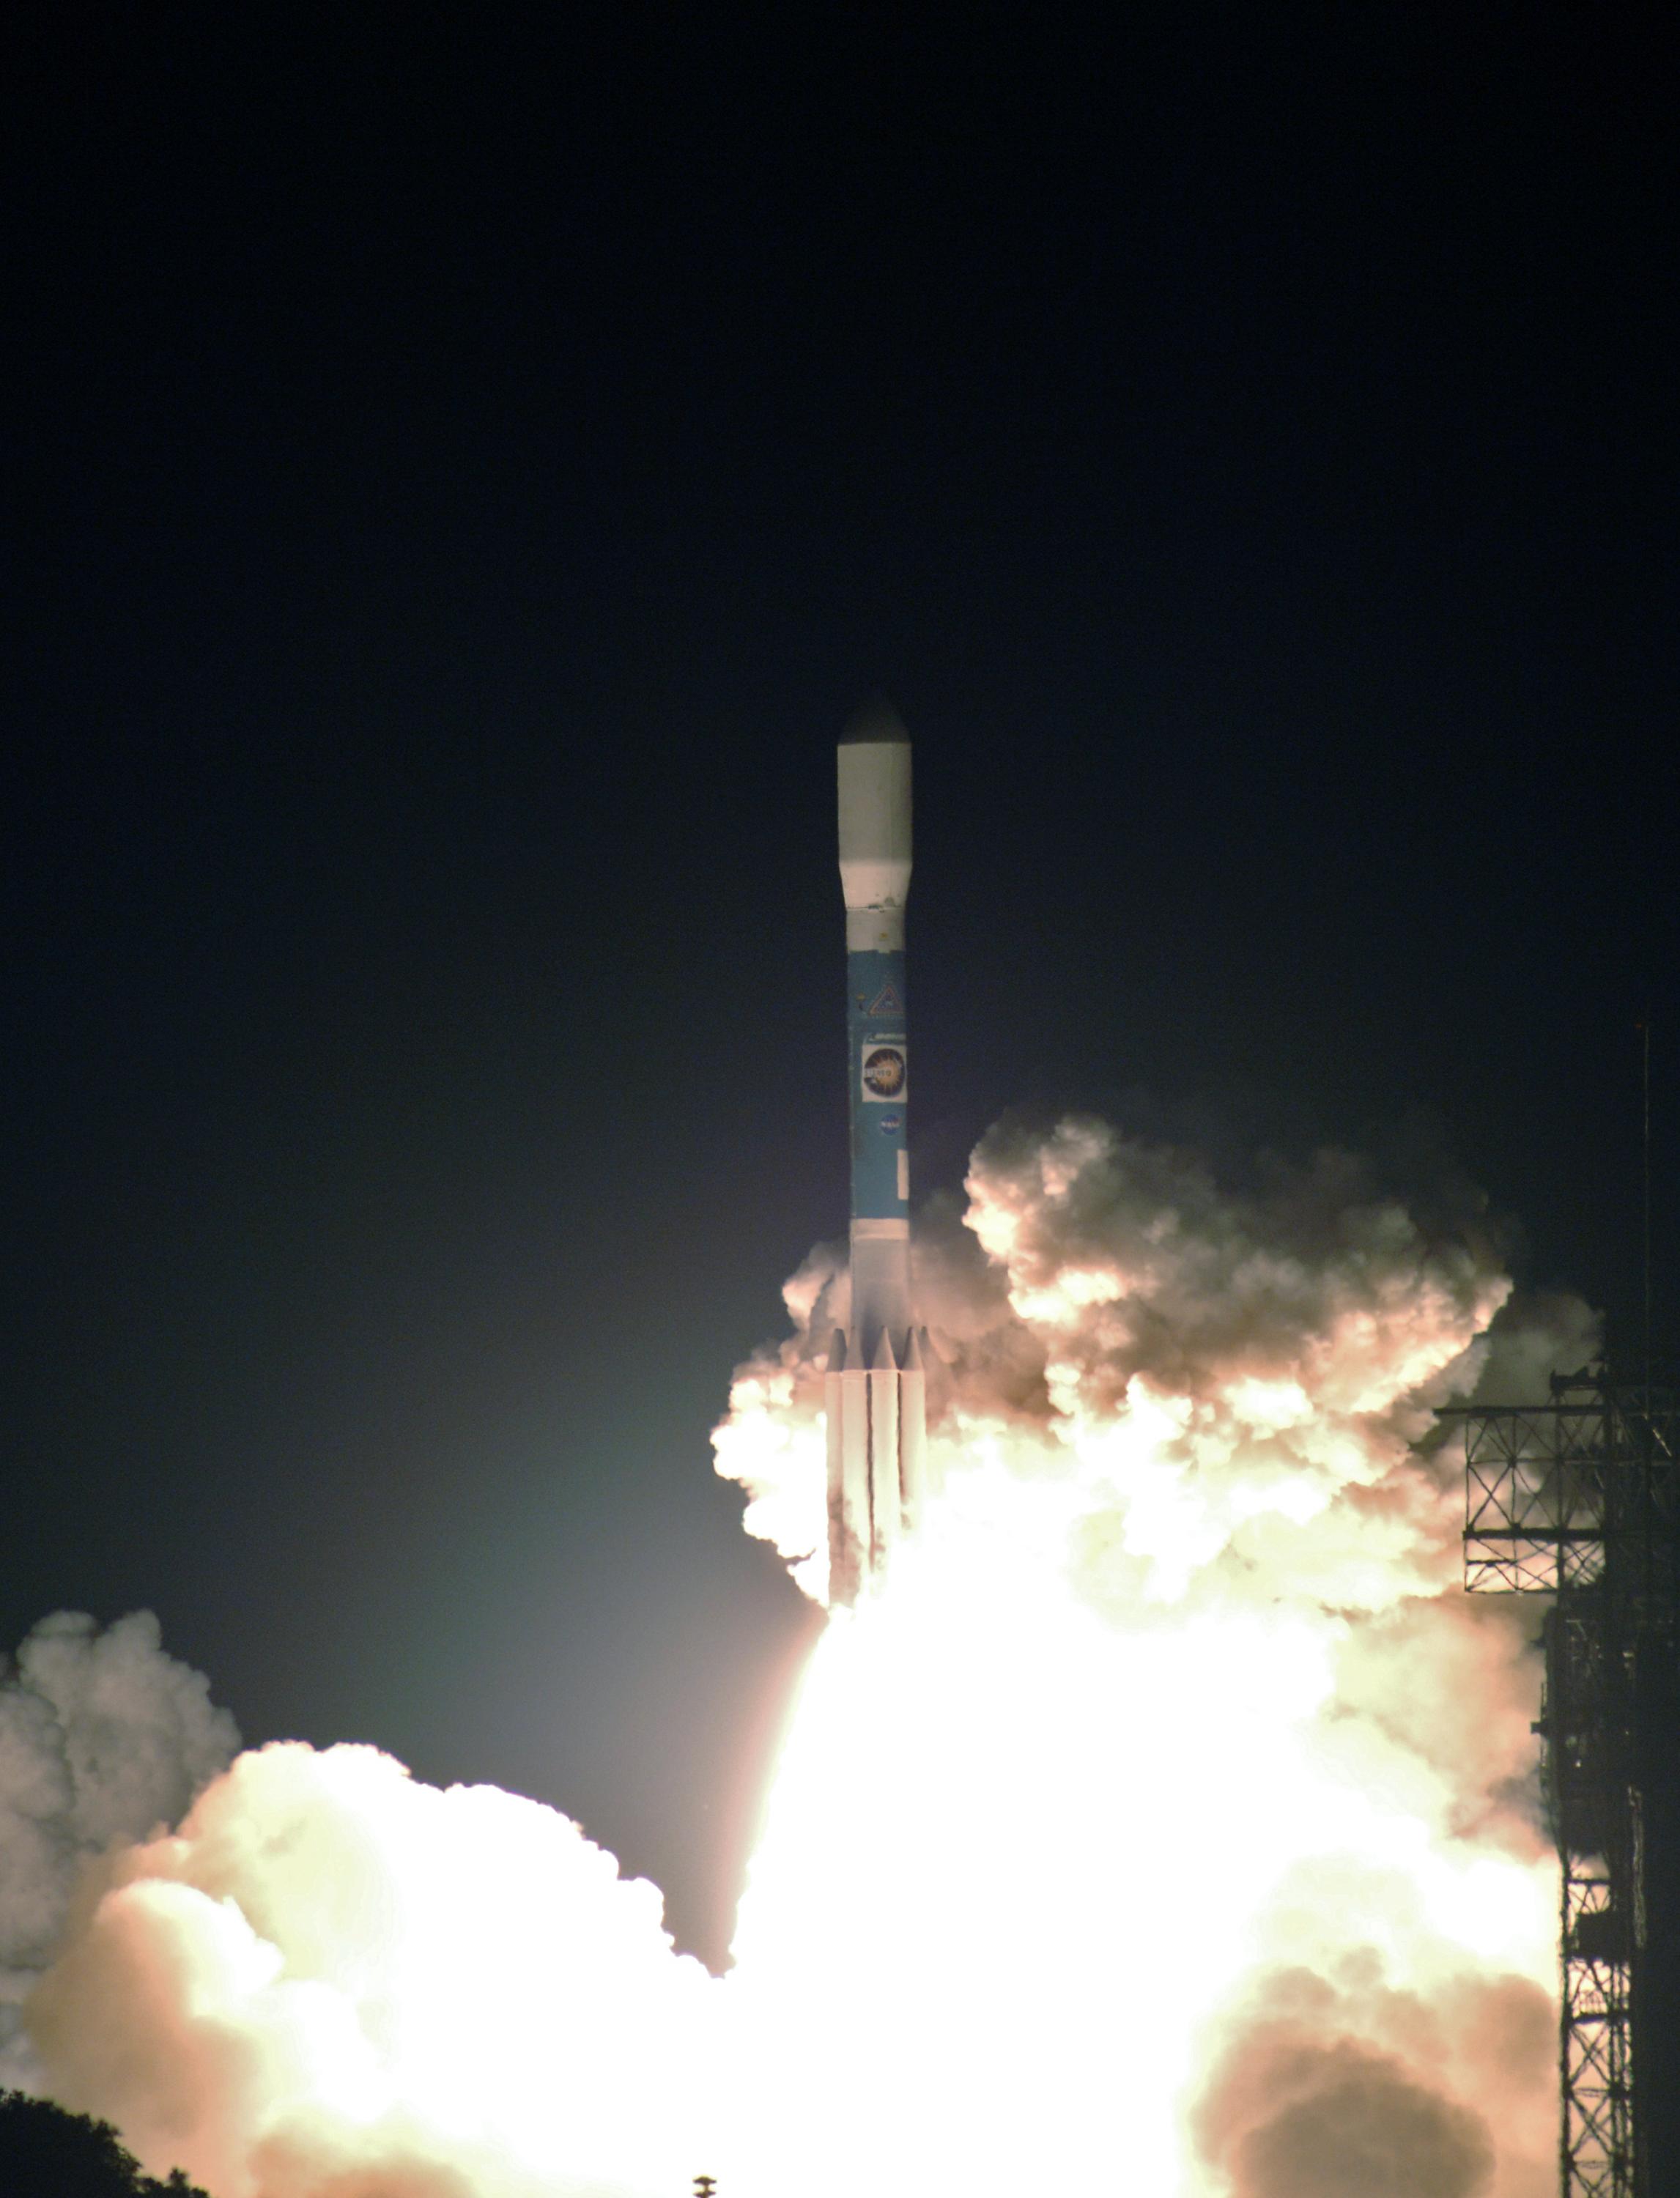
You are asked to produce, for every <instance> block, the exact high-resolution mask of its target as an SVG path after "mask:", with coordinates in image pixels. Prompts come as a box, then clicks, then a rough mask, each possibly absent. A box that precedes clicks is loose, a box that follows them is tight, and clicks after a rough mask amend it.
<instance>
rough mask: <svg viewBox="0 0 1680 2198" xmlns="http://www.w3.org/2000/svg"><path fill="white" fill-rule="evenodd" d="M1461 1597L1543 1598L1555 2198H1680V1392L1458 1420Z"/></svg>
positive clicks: (1592, 1391) (1567, 1398)
mask: <svg viewBox="0 0 1680 2198" xmlns="http://www.w3.org/2000/svg"><path fill="white" fill-rule="evenodd" d="M1448 1416H1450V1417H1452V1418H1455V1419H1456V1420H1458V1421H1460V1422H1462V1427H1463V1432H1464V1444H1465V1461H1466V1467H1467V1484H1466V1485H1467V1503H1466V1513H1465V1533H1464V1557H1465V1585H1467V1586H1468V1587H1469V1588H1470V1589H1472V1590H1478V1591H1482V1592H1486V1591H1495V1592H1498V1591H1503V1592H1507V1593H1510V1592H1514V1593H1517V1594H1525V1595H1549V1596H1551V1597H1552V1599H1553V1600H1552V1606H1551V1608H1550V1609H1549V1611H1548V1613H1547V1614H1546V1618H1545V1626H1544V1645H1545V1659H1546V1683H1545V1697H1544V1704H1543V1709H1542V1712H1541V1717H1540V1723H1539V1725H1538V1731H1539V1733H1540V1736H1541V1738H1542V1741H1543V1746H1544V1758H1543V1775H1544V1781H1545V1792H1546V1800H1547V1808H1548V1813H1549V1817H1550V1823H1551V1829H1552V1834H1553V1836H1554V1838H1555V1840H1556V1842H1557V1852H1558V1861H1559V1864H1560V1866H1561V1885H1562V1896H1561V1900H1562V1905H1561V1918H1560V1931H1561V1964H1562V1980H1561V2022H1560V2032H1559V2041H1558V2044H1559V2052H1558V2060H1559V2074H1560V2080H1561V2094H1562V2101H1561V2129H1560V2140H1559V2143H1560V2167H1561V2189H1562V2192H1563V2198H1668V2194H1670V2193H1671V2192H1674V2191H1677V2190H1680V1388H1677V1387H1674V1386H1671V1385H1666V1384H1656V1383H1653V1382H1652V1381H1649V1380H1648V1379H1647V1380H1644V1381H1640V1382H1637V1383H1625V1382H1623V1381H1619V1380H1618V1379H1617V1378H1616V1377H1615V1376H1614V1375H1613V1374H1612V1372H1611V1371H1610V1369H1608V1368H1607V1367H1604V1366H1592V1367H1586V1368H1584V1369H1582V1370H1581V1372H1580V1373H1578V1374H1575V1375H1567V1376H1562V1375H1555V1376H1554V1377H1553V1380H1552V1384H1551V1395H1550V1398H1549V1400H1548V1401H1547V1402H1546V1403H1545V1404H1528V1405H1522V1406H1519V1407H1514V1408H1506V1407H1495V1408H1483V1407H1477V1406H1472V1407H1468V1408H1462V1409H1460V1410H1456V1411H1455V1412H1453V1413H1451V1414H1450V1415H1448Z"/></svg>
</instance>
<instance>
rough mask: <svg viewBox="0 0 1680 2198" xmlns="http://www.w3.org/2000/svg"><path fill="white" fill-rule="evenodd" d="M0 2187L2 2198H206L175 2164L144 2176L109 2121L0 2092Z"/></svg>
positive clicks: (19, 2093) (12, 2093) (17, 2092)
mask: <svg viewBox="0 0 1680 2198" xmlns="http://www.w3.org/2000/svg"><path fill="white" fill-rule="evenodd" d="M0 2191H3V2192H4V2193H5V2198H204V2193H203V2192H202V2191H201V2190H200V2189H198V2188H197V2186H196V2185H195V2184H194V2183H189V2182H188V2180H187V2178H186V2177H185V2176H184V2175H183V2173H182V2172H181V2171H180V2169H179V2168H178V2167H177V2169H176V2170H175V2172H174V2173H173V2174H172V2175H171V2176H170V2177H169V2178H168V2179H167V2180H166V2182H162V2183H160V2182H159V2181H158V2179H157V2178H156V2177H155V2176H154V2175H148V2174H146V2173H145V2172H143V2171H142V2167H141V2166H140V2163H139V2161H138V2160H136V2159H135V2157H134V2155H133V2154H131V2153H130V2152H127V2151H125V2149H124V2148H123V2145H122V2143H121V2142H120V2140H119V2137H118V2136H117V2132H116V2131H115V2130H113V2128H112V2127H111V2125H110V2124H109V2123H108V2122H96V2121H90V2120H89V2119H88V2118H87V2116H86V2115H85V2114H66V2112H65V2111H64V2109H63V2108H62V2107H55V2106H51V2105H49V2103H48V2102H47V2101H46V2100H45V2099H31V2098H26V2097H25V2096H24V2094H23V2093H22V2092H21V2091H0Z"/></svg>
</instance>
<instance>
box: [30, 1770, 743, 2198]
mask: <svg viewBox="0 0 1680 2198" xmlns="http://www.w3.org/2000/svg"><path fill="white" fill-rule="evenodd" d="M660 1912H661V1911H660V1896H659V1894H658V1893H657V1892H656V1891H655V1889H654V1887H652V1886H650V1885H647V1884H644V1883H639V1882H626V1881H622V1880H620V1878H619V1874H618V1869H617V1866H616V1864H614V1863H613V1858H612V1857H611V1856H610V1855H607V1854H605V1853H603V1852H602V1850H601V1849H600V1848H599V1847H596V1846H592V1845H591V1844H590V1842H589V1841H588V1840H586V1839H585V1838H584V1835H583V1834H582V1833H581V1832H580V1831H579V1830H578V1828H577V1827H576V1825H574V1824H572V1823H568V1822H567V1819H566V1818H565V1817H561V1816H559V1815H557V1814H555V1811H553V1810H550V1809H545V1808H543V1807H540V1806H538V1804H537V1803H535V1802H532V1801H526V1800H520V1799H518V1798H517V1797H515V1796H514V1795H512V1794H503V1793H500V1792H497V1790H496V1789H495V1788H491V1787H474V1788H468V1787H456V1788H451V1790H450V1791H449V1792H447V1793H439V1791H437V1790H436V1789H435V1788H432V1787H427V1786H424V1785H421V1784H419V1783H417V1782H415V1781H413V1780H411V1779H410V1777H409V1776H408V1774H407V1773H406V1772H405V1771H404V1770H403V1768H402V1766H401V1765H399V1764H397V1763H394V1762H392V1760H391V1759H390V1758H389V1757H388V1756H385V1755H381V1753H378V1752H377V1750H375V1749H373V1748H369V1747H334V1748H330V1749H328V1750H327V1751H325V1752H324V1753H317V1751H315V1750H314V1749H311V1748H309V1747H304V1746H302V1745H300V1744H298V1743H277V1744H276V1745H274V1746H271V1747H265V1748H263V1749H261V1750H259V1751H258V1752H256V1753H252V1754H247V1755H244V1756H241V1758H240V1759H239V1761H238V1762H237V1763H236V1764H235V1765H234V1767H233V1769H232V1770H231V1771H229V1772H228V1774H227V1775H226V1776H225V1777H223V1778H221V1779H219V1780H218V1781H217V1782H216V1783H215V1784H214V1785H212V1787H211V1788H209V1789H208V1791H207V1792H206V1794H204V1795H203V1796H202V1797H201V1800H199V1801H198V1802H197V1803H196V1805H195V1806H194V1808H193V1809H192V1811H190V1813H189V1815H188V1817H187V1818H186V1820H185V1822H184V1823H183V1825H182V1826H181V1829H180V1831H179V1833H178V1834H177V1835H173V1836H171V1837H164V1838H159V1839H156V1840H152V1841H150V1842H149V1843H148V1844H147V1845H145V1846H138V1847H132V1848H130V1849H129V1850H127V1851H126V1852H124V1853H121V1854H119V1855H116V1856H113V1857H112V1858H109V1859H108V1861H107V1862H106V1863H105V1864H103V1865H102V1867H100V1868H99V1869H96V1871H94V1872H93V1873H92V1874H91V1875H90V1879H89V1881H87V1882H86V1883H85V1884H84V1888H83V1892H82V1895H81V1900H80V1914H79V1917H78V1928H77V1930H76V1932H75V1933H74V1935H73V1939H72V1940H71V1943H70V1945H69V1947H68V1949H67V1951H66V1952H65V1954H64V1955H63V1957H62V1958H61V1960H60V1962H59V1963H58V1965H57V1966H56V1968H55V1969H54V1970H53V1972H52V1974H51V1975H50V1977H49V1979H48V1980H47V1981H46V1982H45V1983H44V1985H43V1986H41V1988H40V1989H39V1990H38V1992H37V1993H36V1994H35V1997H34V1998H33V2000H32V2002H31V2004H30V2009H29V2023H30V2030H31V2033H32V2037H33V2038H34V2041H35V2043H36V2045H37V2047H38V2050H39V2052H40V2055H41V2058H42V2061H43V2062H44V2066H45V2067H46V2068H47V2069H48V2070H49V2072H50V2076H51V2083H52V2090H53V2095H54V2096H55V2097H56V2098H57V2099H59V2100H60V2101H61V2102H62V2103H63V2104H65V2105H67V2106H70V2107H73V2108H80V2109H84V2110H86V2111H90V2112H92V2113H96V2114H99V2115H101V2116H102V2117H103V2118H105V2119H108V2120H113V2121H115V2122H116V2123H117V2125H119V2128H120V2129H121V2130H122V2131H123V2134H124V2137H125V2142H126V2143H128V2144H129V2145H130V2147H131V2149H133V2150H134V2151H135V2152H136V2154H137V2155H138V2157H139V2158H140V2159H141V2160H142V2162H143V2163H145V2164H146V2165H147V2166H149V2167H151V2168H153V2170H154V2172H163V2171H165V2170H166V2169H167V2168H169V2167H173V2166H183V2167H184V2168H185V2169H186V2170H187V2171H188V2172H189V2175H190V2176H191V2178H193V2179H194V2180H195V2182H198V2183H201V2184H203V2185H204V2187H205V2188H206V2189H209V2190H211V2191H212V2192H214V2193H216V2194H217V2198H248V2194H256V2193H259V2194H261V2198H305V2194H309V2198H317V2194H320V2198H325V2194H327V2193H332V2194H334V2198H350V2194H352V2193H354V2194H357V2198H361V2195H362V2194H368V2198H372V2194H373V2193H375V2192H377V2193H378V2194H379V2198H456V2194H459V2198H527V2194H529V2198H535V2194H538V2193H542V2194H546V2198H553V2194H555V2193H565V2194H567V2198H570V2195H571V2194H577V2198H584V2194H588V2198H606V2194H608V2193H616V2192H621V2191H642V2190H656V2189H668V2190H671V2191H678V2192H680V2191H681V2190H683V2189H685V2188H686V2187H687V2185H688V2182H689V2177H690V2176H691V2175H692V2173H693V2172H694V2164H695V2163H694V2153H693V2150H692V2148H694V2147H695V2146H699V2145H703V2143H704V2141H705V2139H704V2132H705V2127H706V2114H707V2112H708V2108H707V2104H706V2102H707V2096H708V2091H709V2090H710V2088H711V2086H710V2084H709V2081H708V2071H707V2067H706V2058H705V2055H706V2040H707V2037H708V2034H709V2026H708V2023H707V2021H706V2015H705V2012H704V2009H705V2003H706V1997H707V1996H708V1995H709V1994H710V1993H712V1992H715V1990H716V1989H717V1988H716V1986H714V1985H713V1983H712V1980H710V1979H709V1978H708V1977H707V1976H706V1973H705V1971H704V1970H703V1969H702V1968H700V1965H699V1964H698V1963H695V1962H694V1961H691V1960H688V1959H681V1958H678V1957H677V1956H676V1955H675V1954H674V1953H673V1952H672V1950H671V1941H670V1939H669V1938H668V1937H667V1936H666V1933H665V1931H664V1929H663V1928H662V1926H661V1922H660Z"/></svg>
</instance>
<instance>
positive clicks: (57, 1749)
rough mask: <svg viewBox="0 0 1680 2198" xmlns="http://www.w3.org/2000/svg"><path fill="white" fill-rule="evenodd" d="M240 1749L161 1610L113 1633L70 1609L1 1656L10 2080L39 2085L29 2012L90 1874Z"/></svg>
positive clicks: (3, 2001)
mask: <svg viewBox="0 0 1680 2198" xmlns="http://www.w3.org/2000/svg"><path fill="white" fill-rule="evenodd" d="M238 1746H239V1733H238V1730H237V1728H236V1727H235V1724H234V1721H233V1719H232V1718H230V1716H229V1715H228V1713H227V1712H226V1711H225V1710H221V1709H216V1708H214V1707H212V1704H211V1701H210V1686H209V1682H208V1681H207V1680H206V1679H204V1678H201V1677H200V1676H199V1674H198V1673H197V1672H193V1671H189V1669H188V1668H187V1666H185V1665H184V1664H178V1663H177V1662H176V1660H174V1658H173V1657H171V1656H166V1654H164V1652H163V1649H162V1647H161V1646H160V1631H159V1627H158V1621H157V1619H155V1618H154V1617H153V1615H152V1614H151V1613H150V1612H149V1611H145V1610H142V1611H136V1612H135V1613H134V1614H132V1615H131V1616H130V1617H127V1618H124V1619H119V1621H118V1622H117V1624H116V1625H112V1626H109V1627H108V1628H107V1629H106V1630H105V1631H103V1632H101V1631H100V1630H99V1629H98V1627H97V1626H96V1625H95V1623H94V1621H93V1619H90V1618H86V1617H83V1616H82V1615H80V1614H78V1613H76V1612H73V1611H61V1612H59V1613H58V1614H57V1615H56V1616H55V1617H52V1618H48V1619H43V1620H42V1622H41V1624H40V1625H38V1626H37V1627H36V1628H35V1630H34V1631H33V1632H32V1633H31V1634H30V1636H29V1637H28V1639H27V1640H26V1642H25V1643H23V1646H22V1647H21V1648H20V1649H19V1650H18V1653H17V1656H16V1658H15V1660H0V2085H13V2086H24V2087H27V2086H30V2085H32V2081H33V2079H34V2077H35V2074H36V2070H35V2067H34V2061H33V2056H32V2054H31V2052H30V2050H29V2047H28V2044H27V2042H26V2039H25V2038H24V2037H23V2035H22V2029H21V2021H20V2009H21V2008H22V2005H23V2003H24V2001H25V1999H26V1997H27V1996H28V1994H29V1992H31V1990H32V1988H33V1986H35V1985H36V1984H37V1983H38V1981H39V1979H40V1975H41V1973H42V1971H43V1970H44V1968H45V1967H46V1966H47V1964H48V1963H49V1962H50V1961H51V1959H52V1957H53V1954H54V1951H55V1949H56V1948H57V1946H58V1945H59V1944H60V1942H61V1940H62V1939H63V1937H64V1933H65V1928H66V1925H67V1921H68V1917H69V1912H70V1901H71V1896H72V1893H73V1890H74V1887H75V1883H76V1880H77V1876H78V1871H79V1869H81V1867H82V1866H83V1865H84V1864H86V1863H87V1862H88V1861H89V1860H90V1858H93V1857H95V1856H96V1855H99V1854H101V1853H102V1852H104V1851H105V1850H106V1849H107V1848H108V1847H110V1846H113V1845H115V1844H117V1843H119V1842H120V1841H125V1840H135V1839H141V1838H143V1837H145V1835H147V1834H148V1833H149V1832H152V1831H154V1830H155V1829H158V1828H159V1827H160V1826H162V1825H164V1824H168V1823H174V1822H175V1821H176V1819H177V1817H179V1816H180V1815H181V1813H182V1811H183V1810H184V1809H185V1808H186V1806H187V1805H188V1803H189V1801H190V1800H192V1798H193V1796H194V1795H195V1794H196V1793H197V1792H198V1790H199V1788H201V1786H203V1785H204V1784H205V1783H206V1781H207V1780H209V1779H211V1778H212V1777H213V1776H215V1774H216V1773H217V1772H218V1771H221V1770H224V1769H225V1767H226V1766H227V1765H228V1764H229V1763H230V1761H231V1760H232V1759H233V1756H234V1753H235V1749H236V1748H237V1747H238Z"/></svg>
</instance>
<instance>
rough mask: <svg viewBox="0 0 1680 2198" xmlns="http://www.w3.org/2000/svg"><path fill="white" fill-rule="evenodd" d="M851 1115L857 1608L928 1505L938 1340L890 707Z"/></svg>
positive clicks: (902, 783)
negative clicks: (925, 1250)
mask: <svg viewBox="0 0 1680 2198" xmlns="http://www.w3.org/2000/svg"><path fill="white" fill-rule="evenodd" d="M840 883H841V886H842V887H843V888H844V891H845V895H846V993H847V999H846V1030H847V1037H848V1040H849V1044H848V1057H849V1067H848V1075H849V1079H850V1093H851V1098H850V1108H851V1121H852V1318H851V1325H850V1327H849V1328H848V1329H845V1330H841V1329H835V1331H834V1338H833V1340H832V1342H831V1344H830V1346H829V1349H828V1374H827V1377H826V1380H825V1382H824V1389H823V1394H824V1403H825V1404H826V1407H827V1412H828V1583H829V1585H828V1600H829V1602H831V1603H854V1602H857V1597H858V1596H859V1594H860V1593H861V1592H862V1590H863V1587H864V1585H865V1584H866V1583H867V1582H868V1581H869V1580H871V1579H876V1578H878V1577H879V1576H880V1574H881V1572H882V1571H883V1569H884V1568H885V1567H886V1565H887V1561H888V1560H889V1558H890V1557H891V1555H892V1550H893V1547H894V1545H895V1544H896V1543H897V1542H898V1539H899V1538H900V1536H901V1535H903V1534H904V1533H905V1532H908V1531H909V1530H910V1528H912V1527H914V1526H916V1523H917V1521H918V1520H919V1519H920V1517H921V1511H922V1508H923V1505H924V1504H925V1503H926V1501H927V1377H926V1374H925V1371H924V1369H925V1366H926V1362H927V1336H926V1334H925V1332H924V1331H923V1330H922V1329H920V1328H918V1326H917V1324H916V1313H915V1308H914V1306H913V1304H912V1302H911V1296H910V1152H909V1147H908V1143H907V1135H906V1131H907V1122H908V1114H907V1107H908V1102H909V1098H910V1056H909V1048H908V1043H907V1028H906V1017H905V1012H904V1005H905V995H904V904H905V902H906V900H907V899H908V898H909V897H910V737H909V736H908V735H907V734H906V732H905V730H904V727H903V725H902V724H900V723H899V722H898V718H897V716H896V715H895V714H894V712H892V710H890V709H887V707H885V706H877V707H875V708H874V709H872V710H869V711H866V712H864V713H863V715H862V716H861V717H859V718H856V719H854V720H853V722H852V724H851V725H850V726H849V727H848V729H847V731H846V737H845V739H844V740H843V741H841V742H840Z"/></svg>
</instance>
